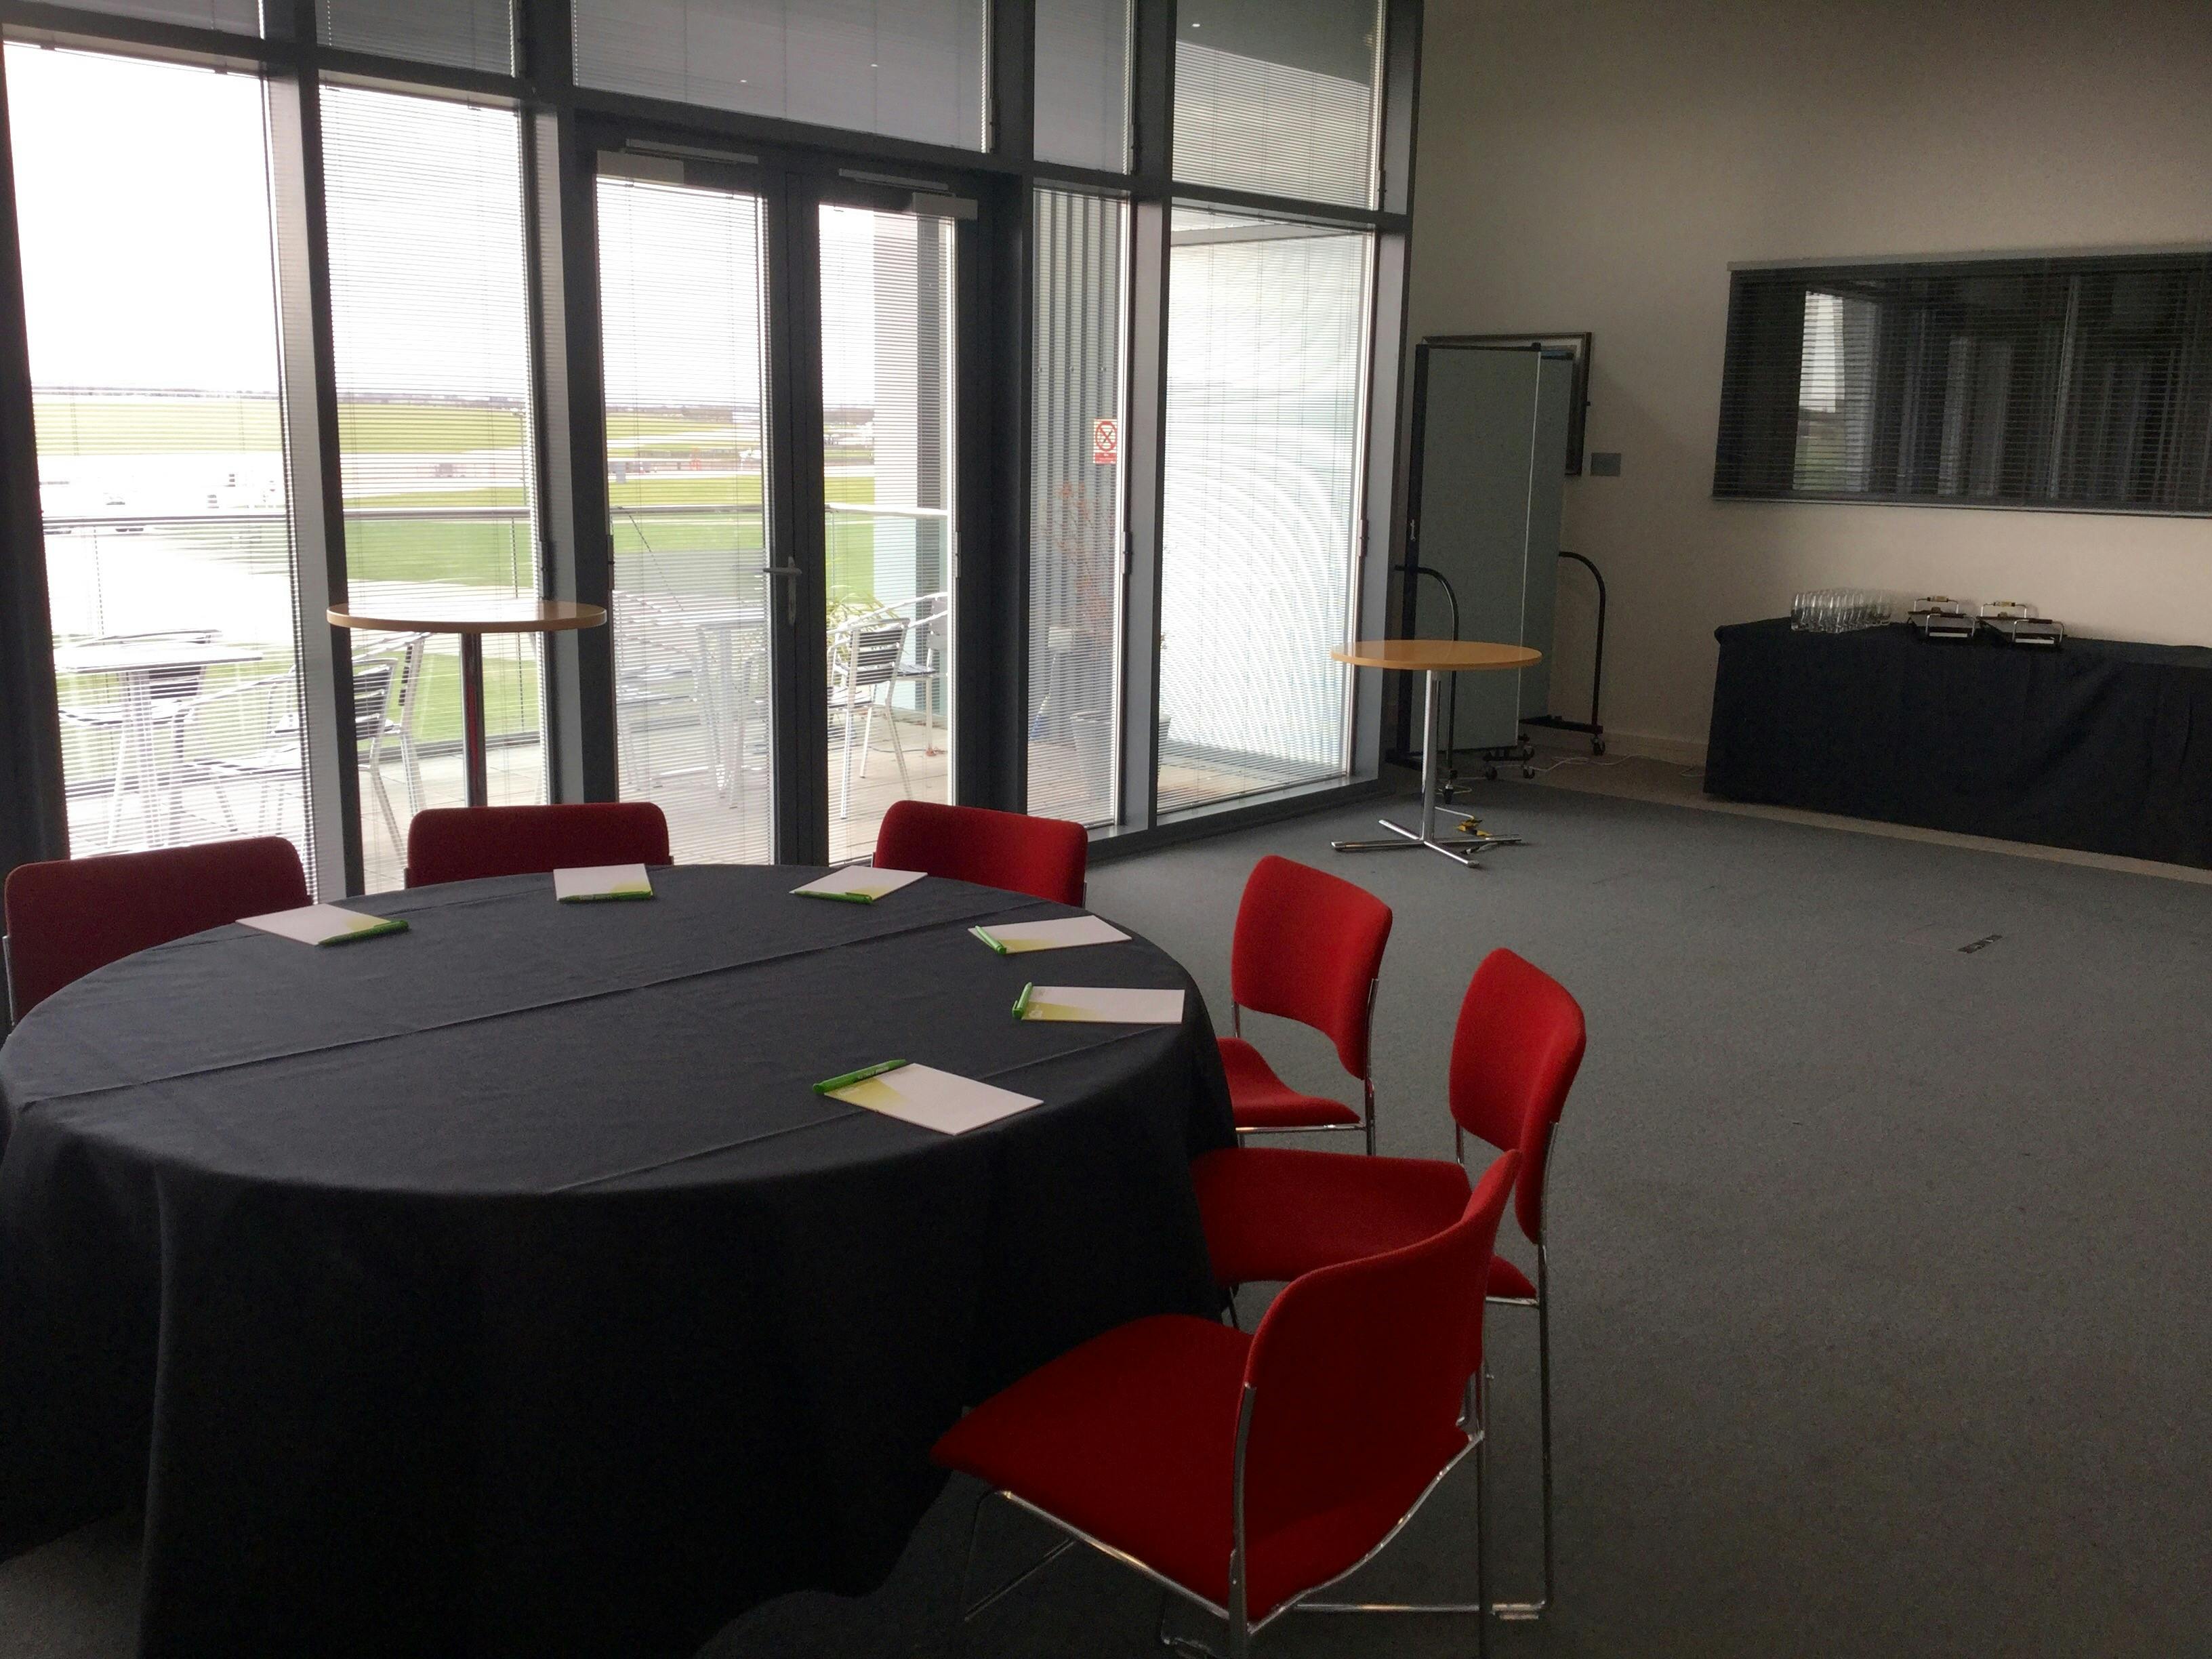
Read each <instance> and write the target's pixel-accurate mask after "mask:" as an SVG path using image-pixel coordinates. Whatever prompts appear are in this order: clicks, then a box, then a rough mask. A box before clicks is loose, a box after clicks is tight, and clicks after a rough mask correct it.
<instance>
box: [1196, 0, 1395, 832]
mask: <svg viewBox="0 0 2212 1659" xmlns="http://www.w3.org/2000/svg"><path fill="white" fill-rule="evenodd" d="M1177 23H1178V28H1177V34H1176V91H1175V146H1176V148H1175V174H1176V179H1177V180H1178V181H1180V182H1181V183H1182V184H1184V185H1200V186H1206V187H1211V188H1213V189H1218V190H1231V191H1246V192H1257V193H1261V194H1264V195H1267V196H1272V197H1287V198H1292V199H1294V200H1297V201H1301V202H1311V203H1313V204H1316V209H1315V211H1314V212H1313V213H1312V215H1310V216H1307V215H1304V214H1300V215H1296V216H1293V215H1292V214H1291V213H1289V212H1256V211H1249V210H1241V209H1236V208H1231V207H1228V206H1225V205H1212V204H1208V203H1206V201H1205V200H1204V199H1203V198H1202V197H1201V196H1200V193H1199V192H1196V191H1189V192H1187V197H1188V199H1184V200H1181V201H1179V202H1178V203H1177V204H1176V207H1175V209H1174V211H1173V213H1172V216H1171V217H1170V228H1169V235H1168V242H1169V255H1168V355H1167V394H1166V417H1165V435H1164V449H1165V457H1166V464H1165V488H1164V494H1163V497H1162V501H1161V546H1160V636H1159V653H1160V654H1159V659H1158V686H1159V697H1158V737H1159V766H1158V781H1157V790H1158V810H1159V811H1163V812H1167V811H1175V810H1176V809H1179V808H1185V807H1191V806H1200V805H1210V804H1212V803H1215V802H1218V801H1222V800H1225V799H1233V798H1236V797H1238V796H1242V795H1248V794H1253V793H1261V792H1263V791H1266V790H1269V789H1273V788H1279V787H1284V786H1285V785H1291V784H1298V783H1307V782H1313V781H1320V780H1324V779H1328V778H1331V777H1336V776H1340V775H1344V774H1346V772H1347V771H1348V770H1349V769H1350V764H1351V754H1352V748H1351V729H1350V722H1351V712H1352V706H1351V690H1352V679H1351V675H1350V672H1349V671H1348V670H1346V669H1345V668H1344V667H1343V666H1341V665H1339V664H1337V663H1335V662H1334V661H1332V660H1331V659H1330V656H1329V653H1330V651H1331V650H1332V649H1334V648H1335V647H1339V646H1340V645H1342V644H1344V643H1345V642H1346V640H1347V638H1348V637H1349V636H1350V635H1351V633H1352V629H1353V623H1354V618H1355V617H1356V614H1357V598H1358V596H1357V594H1356V592H1355V584H1356V582H1357V580H1358V574H1359V569H1360V563H1359V558H1360V525H1361V520H1362V514H1363V503H1364V500H1365V463H1366V457H1365V453H1364V447H1365V440H1366V433H1367V430H1368V422H1367V392H1368V351H1369V340H1370V323H1371V316H1372V312H1371V307H1372V304H1373V295H1374V286H1375V251H1376V233H1375V232H1374V231H1373V230H1372V229H1370V228H1364V227H1362V226H1359V225H1356V224H1346V223H1332V222H1329V220H1328V216H1327V211H1326V210H1327V209H1328V208H1329V207H1332V206H1334V207H1338V208H1342V207H1355V208H1365V207H1367V206H1369V205H1370V204H1372V203H1373V201H1374V200H1375V197H1376V187H1377V177H1378V175H1377V172H1376V86H1377V77H1378V73H1379V71H1378V64H1379V55H1378V54H1379V46H1380V41H1381V25H1382V18H1381V12H1380V8H1379V7H1377V6H1376V5H1373V4H1367V5H1361V4H1356V3H1354V4H1344V3H1336V0H1290V3H1282V4H1274V3H1269V4H1258V3H1254V0H1193V3H1191V4H1189V5H1188V6H1185V7H1182V8H1180V9H1178V13H1177Z"/></svg>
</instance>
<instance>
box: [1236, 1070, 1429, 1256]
mask: <svg viewBox="0 0 2212 1659" xmlns="http://www.w3.org/2000/svg"><path fill="white" fill-rule="evenodd" d="M1220 1042H1221V1066H1222V1069H1223V1070H1224V1071H1225V1072H1226V1073H1229V1109H1230V1114H1231V1117H1232V1118H1233V1119H1234V1120H1235V1121H1236V1124H1237V1127H1238V1128H1240V1129H1320V1128H1326V1127H1331V1126H1334V1125H1336V1124H1349V1125H1353V1126H1357V1125H1358V1122H1359V1114H1358V1113H1357V1112H1355V1111H1353V1110H1352V1108H1351V1107H1349V1106H1347V1105H1346V1104H1345V1103H1343V1102H1342V1101H1340V1100H1328V1099H1325V1098H1323V1097H1322V1096H1320V1095H1304V1094H1300V1093H1299V1092H1298V1091H1297V1090H1296V1089H1293V1088H1292V1087H1291V1085H1289V1084H1287V1083H1285V1082H1284V1081H1283V1079H1280V1078H1279V1077H1277V1076H1276V1075H1275V1070H1274V1067H1273V1066H1270V1065H1268V1064H1267V1060H1266V1059H1265V1058H1264V1057H1263V1056H1262V1055H1261V1053H1260V1051H1259V1050H1258V1049H1257V1048H1254V1047H1253V1046H1252V1045H1251V1044H1250V1043H1249V1042H1245V1041H1244V1039H1243V1038H1242V1037H1233V1036H1225V1037H1223V1038H1221V1039H1220ZM1464 1200H1465V1194H1462V1201H1464ZM1452 1219H1453V1220H1455V1221H1456V1220H1457V1219H1458V1217H1457V1216H1454V1217H1453V1218H1452Z"/></svg>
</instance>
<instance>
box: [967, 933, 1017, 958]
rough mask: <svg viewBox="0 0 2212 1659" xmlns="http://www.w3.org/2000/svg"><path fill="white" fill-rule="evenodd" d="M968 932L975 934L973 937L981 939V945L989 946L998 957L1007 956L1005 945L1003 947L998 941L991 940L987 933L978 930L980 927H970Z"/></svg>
mask: <svg viewBox="0 0 2212 1659" xmlns="http://www.w3.org/2000/svg"><path fill="white" fill-rule="evenodd" d="M968 931H969V933H973V934H975V937H976V938H977V939H981V940H982V941H983V943H984V944H986V945H989V946H990V947H991V948H992V949H993V950H994V951H997V952H998V953H999V954H1000V956H1002V957H1003V956H1006V955H1008V954H1009V952H1008V951H1007V950H1006V946H1005V945H1001V944H1000V943H999V941H998V940H996V939H993V938H992V937H991V936H990V935H989V934H988V933H985V932H984V931H983V930H982V929H981V928H980V927H970V928H969V930H968Z"/></svg>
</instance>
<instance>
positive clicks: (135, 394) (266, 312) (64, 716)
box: [7, 44, 314, 869]
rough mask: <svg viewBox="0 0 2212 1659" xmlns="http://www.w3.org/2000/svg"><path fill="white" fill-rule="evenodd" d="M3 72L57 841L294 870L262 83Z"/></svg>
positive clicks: (283, 516) (115, 62)
mask: <svg viewBox="0 0 2212 1659" xmlns="http://www.w3.org/2000/svg"><path fill="white" fill-rule="evenodd" d="M7 75H8V92H9V116H10V120H11V125H12V128H13V140H14V143H13V149H14V152H15V211H16V215H17V220H18V224H19V228H20V233H21V241H22V247H23V282H24V289H25V300H26V311H27V316H26V319H25V321H26V324H27V333H28V337H29V342H30V347H31V367H32V375H33V387H34V392H35V408H36V411H37V432H38V446H39V478H38V485H39V491H40V503H41V506H42V507H43V509H44V513H45V520H46V583H47V588H48V593H49V603H50V607H51V612H52V615H51V623H52V631H53V639H54V674H55V682H56V690H57V692H58V702H59V705H60V710H61V737H62V760H63V768H64V783H65V793H66V797H67V804H68V820H69V831H70V847H71V848H72V850H74V851H76V852H77V853H80V854H84V853H101V852H110V851H127V850H132V849H137V848H149V847H164V846H171V845H175V844H179V843H183V842H197V841H205V840H209V839H212V838H216V837H220V836H233V835H245V834H253V833H264V834H275V835H282V836H288V837H289V838H290V839H291V840H292V841H293V842H295V843H296V844H297V845H298V846H299V847H300V848H301V853H302V854H303V855H305V854H307V853H308V851H309V830H308V823H307V801H308V797H307V791H306V789H305V787H304V779H305V770H306V758H305V755H304V752H303V745H302V741H301V678H300V675H299V672H298V670H297V664H298V638H299V635H298V611H297V594H296V590H295V580H294V568H293V543H292V534H291V527H290V518H289V496H288V489H287V473H286V468H285V455H284V437H283V435H284V421H283V408H282V401H281V398H280V390H279V380H280V377H279V372H278V363H279V347H278V334H277V311H276V278H275V266H274V260H273V258H272V254H271V245H270V201H269V188H268V183H267V179H268V168H267V165H266V158H265V151H264V138H263V107H262V87H261V82H259V81H258V79H257V78H255V77H254V76H250V75H222V74H218V73H216V72H215V71H214V70H208V69H201V68H196V67H191V66H188V65H184V64H164V63H155V62H150V61H147V60H143V59H137V58H121V57H111V56H106V55H102V54H95V53H90V52H53V51H40V50H37V49H34V48H33V47H29V46H21V45H13V44H11V45H10V46H9V47H8V48H7ZM307 866H308V867H309V868H310V869H313V867H314V864H313V859H312V858H308V859H307Z"/></svg>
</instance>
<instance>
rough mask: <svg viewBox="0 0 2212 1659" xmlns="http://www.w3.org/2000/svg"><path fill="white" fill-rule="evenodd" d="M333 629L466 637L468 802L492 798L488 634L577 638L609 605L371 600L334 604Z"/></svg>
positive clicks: (598, 622)
mask: <svg viewBox="0 0 2212 1659" xmlns="http://www.w3.org/2000/svg"><path fill="white" fill-rule="evenodd" d="M324 615H325V617H328V618H329V619H330V623H331V626H332V627H333V628H368V629H376V630H378V631H379V632H383V633H392V634H458V635H460V639H461V742H462V747H463V750H464V758H465V763H466V767H467V773H468V791H469V793H468V802H469V805H471V806H483V805H487V804H488V803H489V800H490V798H491V785H490V780H489V777H488V776H487V775H486V768H485V763H484V706H483V636H484V635H487V634H572V633H574V632H575V631H576V630H577V629H583V628H601V627H604V626H605V624H606V620H607V612H606V607H605V606H604V605H581V604H579V603H578V602H577V601H575V600H574V599H501V598H499V597H497V596H496V595H487V596H485V597H484V598H482V599H397V600H386V601H381V602H378V601H370V600H364V601H362V602H361V603H359V604H349V605H332V606H331V607H330V609H329V610H328V611H325V612H324Z"/></svg>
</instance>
